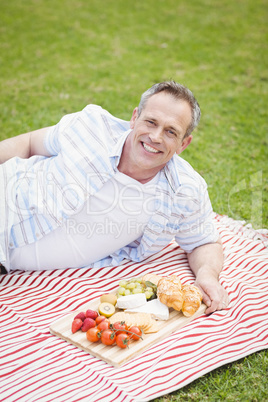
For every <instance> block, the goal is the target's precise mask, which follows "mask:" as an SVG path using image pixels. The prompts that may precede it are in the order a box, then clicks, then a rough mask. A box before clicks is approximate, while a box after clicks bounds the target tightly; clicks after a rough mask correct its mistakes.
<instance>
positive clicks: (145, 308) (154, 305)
mask: <svg viewBox="0 0 268 402" xmlns="http://www.w3.org/2000/svg"><path fill="white" fill-rule="evenodd" d="M125 313H149V314H151V315H152V317H153V318H155V319H158V320H164V321H166V320H168V318H169V308H168V306H166V305H165V304H163V303H161V301H160V300H159V299H153V300H151V301H148V302H147V303H146V304H143V305H142V306H140V307H134V308H128V309H127V310H125Z"/></svg>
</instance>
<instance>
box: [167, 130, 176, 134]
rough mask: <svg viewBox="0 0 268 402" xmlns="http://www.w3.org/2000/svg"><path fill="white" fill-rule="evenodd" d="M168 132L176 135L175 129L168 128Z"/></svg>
mask: <svg viewBox="0 0 268 402" xmlns="http://www.w3.org/2000/svg"><path fill="white" fill-rule="evenodd" d="M168 133H169V134H171V135H176V133H175V131H173V130H168Z"/></svg>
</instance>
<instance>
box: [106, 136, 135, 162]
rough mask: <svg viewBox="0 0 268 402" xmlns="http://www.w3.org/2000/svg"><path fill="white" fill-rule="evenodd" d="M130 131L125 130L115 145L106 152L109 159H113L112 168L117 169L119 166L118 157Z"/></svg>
mask: <svg viewBox="0 0 268 402" xmlns="http://www.w3.org/2000/svg"><path fill="white" fill-rule="evenodd" d="M131 131H132V130H131V129H129V130H127V131H126V132H125V133H124V134H123V135H122V136H120V137H119V139H118V141H117V142H116V144H115V145H114V146H113V147H111V148H110V149H109V150H108V154H109V157H110V158H111V159H113V162H114V167H117V166H118V164H119V161H120V157H121V154H122V151H123V146H124V144H125V141H126V139H127V137H128V135H129V134H130V133H131Z"/></svg>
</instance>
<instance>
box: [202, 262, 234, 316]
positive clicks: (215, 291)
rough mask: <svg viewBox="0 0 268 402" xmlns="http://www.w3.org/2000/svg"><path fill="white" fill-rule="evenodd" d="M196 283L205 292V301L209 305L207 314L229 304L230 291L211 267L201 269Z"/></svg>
mask: <svg viewBox="0 0 268 402" xmlns="http://www.w3.org/2000/svg"><path fill="white" fill-rule="evenodd" d="M195 285H196V286H198V287H199V289H200V290H201V291H202V293H203V302H204V303H205V304H206V306H207V307H208V308H207V309H206V314H210V313H213V312H214V311H216V310H222V309H225V308H226V307H227V306H228V303H229V300H228V293H227V292H226V290H225V289H224V288H223V287H222V286H221V284H220V283H219V280H218V276H217V275H215V272H213V270H211V269H210V268H209V267H203V268H200V269H199V271H198V273H197V276H196V280H195Z"/></svg>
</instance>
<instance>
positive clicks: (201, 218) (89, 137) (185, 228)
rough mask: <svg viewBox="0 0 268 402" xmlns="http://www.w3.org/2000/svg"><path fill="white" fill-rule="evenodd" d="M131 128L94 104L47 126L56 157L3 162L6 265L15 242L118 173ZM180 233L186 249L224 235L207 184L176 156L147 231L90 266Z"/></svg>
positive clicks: (133, 256)
mask: <svg viewBox="0 0 268 402" xmlns="http://www.w3.org/2000/svg"><path fill="white" fill-rule="evenodd" d="M130 131H131V130H130V126H129V122H126V121H123V120H121V119H118V118H115V117H114V116H112V115H111V114H110V113H109V112H107V111H105V110H104V109H102V108H101V107H100V106H96V105H88V106H87V107H85V109H83V110H82V111H81V112H78V113H73V114H71V115H67V116H64V117H63V118H62V119H61V121H60V122H59V123H58V124H57V125H56V126H53V127H51V128H50V129H49V130H48V132H47V134H46V137H45V146H46V148H47V150H48V151H49V153H50V154H51V155H52V156H51V157H49V158H47V157H43V156H33V157H31V158H29V159H20V158H12V159H11V160H9V161H7V162H6V163H5V164H3V165H1V166H0V168H1V172H0V174H1V176H0V179H1V183H0V186H2V189H3V191H4V193H5V197H3V199H2V202H1V203H0V212H1V219H2V217H4V220H1V227H0V246H1V249H0V254H1V255H0V257H1V262H2V263H3V265H5V266H6V267H7V269H8V250H9V249H12V248H15V247H21V246H24V245H27V244H31V243H33V242H36V241H38V240H39V239H40V238H41V237H43V236H45V235H46V234H47V233H50V232H51V231H52V230H54V229H56V228H57V227H59V226H61V225H62V222H63V221H64V220H65V219H67V218H68V217H70V216H72V215H73V214H76V213H77V212H78V211H79V210H81V208H82V207H83V205H84V203H85V202H86V201H87V200H88V199H89V197H90V196H92V195H94V194H96V192H98V191H99V190H100V189H101V188H102V186H103V185H104V183H105V182H106V181H107V180H109V179H110V178H111V177H113V176H114V175H115V173H116V168H117V165H118V163H119V160H120V156H121V152H122V148H123V145H124V142H125V140H126V138H127V136H128V134H129V133H130ZM173 238H175V240H176V241H177V242H178V244H179V245H180V246H181V247H182V248H183V249H184V250H185V251H187V252H191V251H192V250H193V249H194V248H196V247H198V246H200V245H202V244H206V243H209V242H215V241H216V240H217V238H218V233H217V231H216V229H215V227H214V224H213V219H212V207H211V203H210V200H209V197H208V192H207V186H206V183H205V181H204V179H202V178H201V176H200V175H199V174H198V173H197V172H195V171H194V169H193V168H192V167H191V166H190V165H189V164H188V163H187V162H186V161H185V160H183V159H182V158H181V157H179V156H177V155H174V156H173V158H172V159H171V160H170V161H169V162H168V163H167V165H166V166H165V167H164V168H163V169H162V170H161V171H160V174H159V178H158V182H157V191H156V197H155V212H154V214H153V215H152V217H151V218H150V220H149V222H148V225H147V226H146V228H145V230H144V233H143V235H142V236H141V237H140V238H139V239H136V241H134V242H133V243H131V244H129V245H127V246H126V247H123V248H122V249H120V250H118V251H117V252H115V253H113V254H112V255H110V256H108V257H107V258H104V259H102V260H99V261H96V262H95V263H93V264H91V265H90V266H92V267H93V266H94V267H102V266H106V265H110V264H111V265H118V264H120V262H121V261H122V260H123V259H125V258H126V259H130V260H132V261H135V262H139V261H142V260H144V259H145V258H147V257H149V256H151V255H152V254H155V253H156V252H158V251H159V250H161V249H162V248H164V247H165V246H167V245H168V244H169V243H170V241H171V240H172V239H173Z"/></svg>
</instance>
